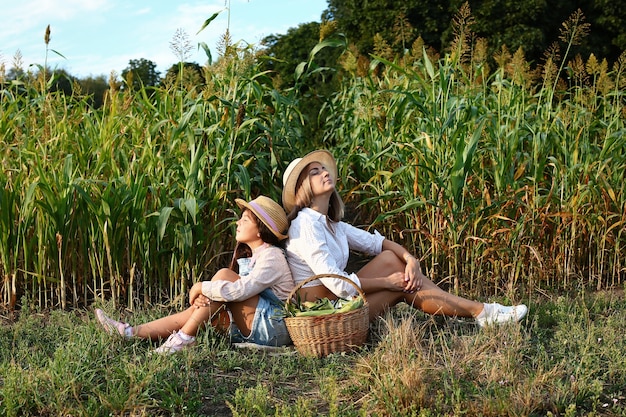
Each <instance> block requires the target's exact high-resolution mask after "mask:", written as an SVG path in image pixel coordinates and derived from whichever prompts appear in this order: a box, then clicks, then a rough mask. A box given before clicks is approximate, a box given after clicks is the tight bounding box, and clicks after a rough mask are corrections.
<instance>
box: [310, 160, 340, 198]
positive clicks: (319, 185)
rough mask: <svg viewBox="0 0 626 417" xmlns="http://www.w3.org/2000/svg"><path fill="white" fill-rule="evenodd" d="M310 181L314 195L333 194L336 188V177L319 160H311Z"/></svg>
mask: <svg viewBox="0 0 626 417" xmlns="http://www.w3.org/2000/svg"><path fill="white" fill-rule="evenodd" d="M308 172H309V183H310V184H311V191H312V192H313V195H314V196H319V195H324V194H331V193H332V192H333V191H334V190H335V179H334V178H333V177H332V175H330V172H328V169H326V167H325V166H323V165H322V164H320V163H319V162H311V163H310V164H309V166H308Z"/></svg>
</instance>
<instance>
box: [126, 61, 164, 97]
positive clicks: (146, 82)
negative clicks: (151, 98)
mask: <svg viewBox="0 0 626 417" xmlns="http://www.w3.org/2000/svg"><path fill="white" fill-rule="evenodd" d="M122 78H123V79H124V80H125V81H126V85H127V86H128V88H132V89H133V90H134V91H138V90H140V89H141V87H142V86H144V87H154V86H157V85H158V84H159V83H160V81H161V78H160V73H159V71H157V70H156V64H155V63H154V62H152V61H150V60H148V59H145V58H140V59H131V60H130V61H128V67H126V68H125V69H124V70H123V71H122Z"/></svg>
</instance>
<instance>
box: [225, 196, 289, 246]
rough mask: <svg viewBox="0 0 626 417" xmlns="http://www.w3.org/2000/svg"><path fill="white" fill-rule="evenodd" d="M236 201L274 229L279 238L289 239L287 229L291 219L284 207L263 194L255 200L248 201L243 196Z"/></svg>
mask: <svg viewBox="0 0 626 417" xmlns="http://www.w3.org/2000/svg"><path fill="white" fill-rule="evenodd" d="M235 202H236V203H237V205H238V206H239V207H241V208H246V209H248V210H250V211H251V212H253V213H254V215H255V216H257V217H258V218H259V219H260V220H261V221H262V222H263V224H265V225H266V226H267V227H269V229H270V230H271V231H272V233H273V234H274V236H276V237H277V238H278V239H280V240H283V239H287V229H289V221H288V220H287V215H286V214H285V211H284V210H283V208H282V207H281V206H280V205H279V204H278V203H277V202H275V201H274V200H272V199H271V198H269V197H265V196H263V195H260V196H258V197H257V198H255V199H254V200H252V201H250V202H249V203H246V201H245V200H242V199H241V198H236V199H235Z"/></svg>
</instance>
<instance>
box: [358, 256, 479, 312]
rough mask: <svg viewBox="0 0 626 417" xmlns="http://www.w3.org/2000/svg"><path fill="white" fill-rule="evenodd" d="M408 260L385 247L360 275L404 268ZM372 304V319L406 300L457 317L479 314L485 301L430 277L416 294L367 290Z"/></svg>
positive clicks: (379, 275)
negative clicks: (447, 288)
mask: <svg viewBox="0 0 626 417" xmlns="http://www.w3.org/2000/svg"><path fill="white" fill-rule="evenodd" d="M405 267H406V264H405V263H404V262H403V261H401V260H400V259H398V257H397V256H396V255H395V254H394V253H393V252H391V251H384V252H382V253H381V254H380V255H378V256H376V257H375V258H374V259H372V260H371V261H370V262H369V263H367V265H365V266H364V267H363V268H361V270H360V271H359V272H358V273H357V275H358V276H360V277H370V278H374V277H382V276H387V275H390V274H392V273H394V272H404V270H405ZM366 298H367V301H368V303H369V305H370V319H373V318H375V317H377V316H379V315H380V314H382V313H383V312H384V311H385V310H386V309H388V308H389V307H392V306H394V305H396V304H397V303H399V302H400V301H405V302H406V303H408V304H409V305H411V306H413V307H415V308H417V309H419V310H421V311H423V312H425V313H428V314H439V315H446V316H456V317H476V316H477V315H478V314H480V312H481V311H482V310H483V307H484V305H483V303H480V302H477V301H472V300H468V299H466V298H462V297H458V296H456V295H453V294H450V293H449V292H447V291H444V290H442V289H441V288H439V287H438V286H437V285H436V284H435V283H434V282H432V281H431V280H429V279H428V278H426V277H423V279H422V288H421V289H420V290H419V291H417V292H415V293H414V294H408V293H404V292H396V291H376V292H372V293H369V294H366Z"/></svg>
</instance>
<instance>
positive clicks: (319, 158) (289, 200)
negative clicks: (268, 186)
mask: <svg viewBox="0 0 626 417" xmlns="http://www.w3.org/2000/svg"><path fill="white" fill-rule="evenodd" d="M311 162H319V163H320V164H322V165H323V166H324V167H325V168H326V169H327V170H328V172H329V173H330V175H332V177H333V179H334V180H335V181H337V162H335V158H333V155H332V154H331V153H330V152H328V151H324V150H320V151H313V152H311V153H309V154H307V155H305V156H304V157H303V158H297V159H294V160H293V161H291V163H290V164H289V165H288V166H287V169H286V170H285V174H284V175H283V207H284V208H285V211H286V212H287V213H289V212H291V210H293V208H294V206H295V205H296V184H297V182H298V178H299V177H300V173H301V172H302V170H303V169H304V168H305V167H306V166H307V165H309V164H310V163H311Z"/></svg>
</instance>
